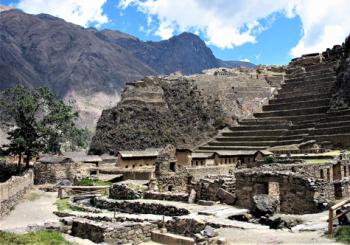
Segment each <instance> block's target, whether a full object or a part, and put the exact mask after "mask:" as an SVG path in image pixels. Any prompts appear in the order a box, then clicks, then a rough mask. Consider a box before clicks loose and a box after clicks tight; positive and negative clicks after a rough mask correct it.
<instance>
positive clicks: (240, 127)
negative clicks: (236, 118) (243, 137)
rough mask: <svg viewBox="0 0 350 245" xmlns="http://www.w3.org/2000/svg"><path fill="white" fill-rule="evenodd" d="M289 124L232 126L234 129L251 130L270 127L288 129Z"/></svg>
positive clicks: (231, 128)
mask: <svg viewBox="0 0 350 245" xmlns="http://www.w3.org/2000/svg"><path fill="white" fill-rule="evenodd" d="M287 127H288V124H261V125H259V124H255V125H247V126H243V125H242V126H239V127H230V130H232V131H250V130H269V129H287Z"/></svg>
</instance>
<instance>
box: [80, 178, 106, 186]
mask: <svg viewBox="0 0 350 245" xmlns="http://www.w3.org/2000/svg"><path fill="white" fill-rule="evenodd" d="M78 185H81V186H109V185H112V182H109V181H101V180H96V179H92V178H89V177H87V178H83V179H81V180H80V181H79V183H78Z"/></svg>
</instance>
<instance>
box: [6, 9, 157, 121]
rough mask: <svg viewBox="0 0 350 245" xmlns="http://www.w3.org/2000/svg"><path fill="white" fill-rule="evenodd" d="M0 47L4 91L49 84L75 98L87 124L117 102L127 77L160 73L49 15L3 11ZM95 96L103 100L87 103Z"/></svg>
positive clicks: (60, 94) (68, 96)
mask: <svg viewBox="0 0 350 245" xmlns="http://www.w3.org/2000/svg"><path fill="white" fill-rule="evenodd" d="M0 50H1V52H0V81H1V83H0V89H5V88H8V87H10V86H13V85H15V84H18V83H20V84H24V85H26V86H29V87H37V86H47V87H49V88H50V89H51V90H53V91H54V92H55V93H56V94H57V95H58V96H59V97H61V98H65V99H66V100H69V101H72V102H73V104H74V106H75V107H76V109H78V110H79V111H81V112H82V114H83V117H82V120H81V121H82V122H85V124H84V125H83V126H89V127H92V126H93V125H94V123H95V122H96V120H97V118H98V117H99V115H100V112H101V110H102V109H104V108H106V107H107V106H108V105H109V103H110V101H111V100H113V101H114V104H115V103H116V102H117V101H118V98H119V97H118V92H119V91H121V89H122V88H123V87H124V84H125V82H126V81H132V80H137V79H140V78H142V77H144V76H146V75H151V74H156V72H155V71H154V70H152V69H151V68H149V67H148V66H147V65H145V64H143V63H142V62H140V61H139V60H138V59H137V58H135V57H134V56H133V55H131V54H130V53H129V52H128V51H126V50H125V49H123V48H122V47H119V46H117V45H115V44H111V43H108V42H106V41H103V40H101V39H100V38H98V37H96V35H95V34H94V33H93V32H91V31H87V30H86V29H84V28H82V27H80V26H77V25H73V24H71V23H68V22H65V21H64V20H62V19H59V18H56V17H52V16H50V15H45V14H40V15H28V14H25V13H23V12H21V11H18V10H10V11H5V12H1V15H0ZM96 96H97V97H103V98H104V99H103V100H99V103H98V104H97V105H91V104H90V105H89V104H87V103H85V102H84V100H85V98H89V100H90V99H92V98H95V97H96ZM114 104H113V105H114ZM84 115H85V116H84Z"/></svg>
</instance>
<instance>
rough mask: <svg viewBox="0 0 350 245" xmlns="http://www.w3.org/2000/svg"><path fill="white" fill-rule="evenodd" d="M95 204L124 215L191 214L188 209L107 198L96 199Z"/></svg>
mask: <svg viewBox="0 0 350 245" xmlns="http://www.w3.org/2000/svg"><path fill="white" fill-rule="evenodd" d="M93 202H94V205H95V206H96V207H97V208H102V209H107V210H110V211H114V210H116V211H118V212H124V213H139V214H159V215H166V216H181V215H187V214H189V213H190V212H189V211H188V210H187V209H184V208H177V207H175V206H172V205H163V204H160V203H149V202H141V201H140V202H138V201H117V200H112V199H107V198H95V199H94V201H93Z"/></svg>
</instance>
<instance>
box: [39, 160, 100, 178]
mask: <svg viewBox="0 0 350 245" xmlns="http://www.w3.org/2000/svg"><path fill="white" fill-rule="evenodd" d="M95 166H96V165H95V163H81V162H74V161H73V160H72V159H71V158H69V157H65V156H45V157H42V158H40V159H39V160H38V161H37V162H35V163H34V183H35V184H46V183H52V184H55V183H57V182H58V181H61V180H66V179H68V180H70V181H73V180H74V178H75V177H82V176H89V175H90V171H91V169H94V168H95Z"/></svg>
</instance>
